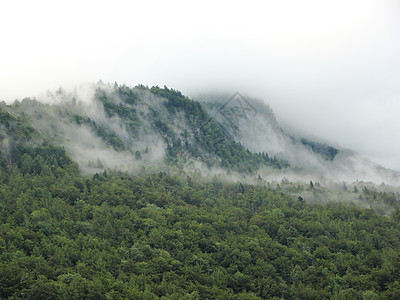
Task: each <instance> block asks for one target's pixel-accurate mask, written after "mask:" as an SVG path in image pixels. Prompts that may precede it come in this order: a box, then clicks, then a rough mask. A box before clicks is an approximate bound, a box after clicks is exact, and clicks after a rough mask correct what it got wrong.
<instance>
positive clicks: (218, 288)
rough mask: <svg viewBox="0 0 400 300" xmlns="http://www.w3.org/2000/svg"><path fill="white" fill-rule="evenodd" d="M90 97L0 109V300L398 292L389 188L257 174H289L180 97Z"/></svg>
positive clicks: (327, 153) (102, 93)
mask: <svg viewBox="0 0 400 300" xmlns="http://www.w3.org/2000/svg"><path fill="white" fill-rule="evenodd" d="M58 97H59V98H60V97H61V98H63V97H67V98H68V97H69V96H68V95H66V94H65V93H63V92H62V91H60V92H59V93H58ZM68 99H69V98H68ZM96 99H98V101H100V102H96V103H97V104H95V105H93V103H91V104H90V105H87V104H84V103H80V102H79V101H77V100H76V99H75V100H73V99H70V100H71V101H69V100H68V101H67V102H62V101H61V102H59V103H58V104H57V105H54V104H52V105H50V104H43V103H40V102H38V101H35V100H30V99H26V100H23V101H21V102H17V103H14V104H13V105H4V104H3V105H2V106H1V108H0V298H1V299H21V298H22V299H271V298H275V299H281V298H283V299H399V298H400V224H399V222H400V209H399V205H398V201H399V193H398V192H396V191H397V190H396V188H394V187H389V186H386V185H380V186H377V185H374V184H367V183H362V182H356V183H343V182H341V181H340V180H339V181H338V182H337V183H336V185H330V186H328V185H324V184H323V183H320V182H316V181H314V182H313V181H307V182H296V183H294V182H291V181H289V180H287V179H283V180H279V181H268V180H266V179H265V178H263V177H262V176H260V175H259V174H258V171H259V170H260V169H261V168H267V169H268V170H270V171H271V172H272V171H274V170H280V169H282V168H283V169H285V168H287V169H291V166H290V165H289V164H288V163H287V162H285V161H283V160H279V159H278V158H270V157H269V156H268V154H267V153H265V152H264V153H263V152H252V151H250V150H248V149H247V148H246V147H245V146H243V145H242V143H241V142H240V141H237V140H232V139H230V138H229V137H228V136H227V135H226V133H224V130H223V129H221V127H220V126H219V125H218V124H217V122H216V121H215V120H214V119H212V118H211V117H210V114H209V113H208V112H207V110H205V109H204V108H203V107H202V106H201V105H200V104H199V102H196V101H193V100H191V99H189V98H187V97H185V96H183V95H182V94H181V93H180V92H178V91H174V90H170V89H166V88H158V87H153V88H151V89H149V88H146V87H143V86H139V87H137V88H135V89H130V88H127V87H124V86H115V87H113V89H112V90H111V92H110V90H105V89H101V88H99V89H97V90H96ZM63 101H64V100H63ZM74 101H75V102H74ZM301 143H303V144H304V145H307V147H309V148H310V149H311V150H312V151H313V152H316V153H317V154H316V155H321V156H322V158H321V159H324V160H325V161H327V162H328V163H332V161H334V160H335V159H336V158H335V156H336V155H337V154H338V152H336V151H335V148H333V147H330V146H328V145H326V144H321V143H316V142H313V141H310V140H303V141H301ZM80 145H81V148H79V146H80ZM157 145H160V147H161V149H163V150H165V152H164V151H161V150H160V151H159V152H157V151H156V148H157ZM96 147H97V148H96ZM311 150H310V151H311ZM85 151H88V153H89V154H87V155H86V156H84V157H83V158H82V155H83V153H84V152H85ZM160 153H161V154H160ZM79 155H81V156H79ZM107 158H108V160H107ZM111 158H113V160H112V163H115V164H116V166H115V167H113V165H112V164H111ZM188 162H191V163H192V164H193V165H194V166H195V163H196V162H201V163H203V166H202V168H210V169H211V168H213V167H214V168H217V167H218V168H222V169H223V170H225V171H226V172H225V173H215V175H210V176H204V174H203V173H202V172H201V168H195V167H194V168H188V167H187V165H186V164H187V163H188ZM117 163H121V164H125V165H127V166H128V168H125V169H123V168H122V169H121V168H119V167H118V165H117ZM131 166H133V167H134V166H136V167H135V168H132V169H131V168H130V167H131ZM291 170H292V171H296V170H295V169H291ZM230 172H232V173H233V172H236V173H235V174H242V175H243V177H239V178H236V179H234V178H233V176H229V173H230ZM246 176H247V177H246ZM249 177H251V178H253V179H254V180H253V181H252V182H253V184H248V183H246V182H249V180H248V178H249ZM241 179H243V180H241Z"/></svg>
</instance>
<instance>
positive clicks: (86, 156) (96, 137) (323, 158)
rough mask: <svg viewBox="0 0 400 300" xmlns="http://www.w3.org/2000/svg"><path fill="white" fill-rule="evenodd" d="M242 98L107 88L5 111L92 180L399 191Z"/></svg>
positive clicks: (388, 176)
mask: <svg viewBox="0 0 400 300" xmlns="http://www.w3.org/2000/svg"><path fill="white" fill-rule="evenodd" d="M234 96H235V97H236V98H234V97H232V98H228V100H225V98H219V99H213V97H211V98H209V99H206V100H208V101H204V99H203V101H195V100H192V99H189V98H188V97H186V96H184V95H182V94H181V93H180V92H179V91H176V90H172V89H168V88H166V87H164V88H159V87H152V88H148V87H145V86H141V85H140V86H137V87H135V88H129V87H127V86H118V85H116V84H115V85H106V84H103V83H101V82H100V83H98V84H94V85H90V86H83V87H81V88H79V89H76V90H74V91H73V92H71V93H67V92H65V91H64V90H62V89H60V90H58V91H57V92H56V93H54V94H51V93H47V94H46V95H44V96H41V97H40V99H39V100H40V101H37V100H35V99H33V100H31V99H24V100H22V101H21V102H16V103H14V104H13V105H10V106H7V105H5V104H3V105H2V106H1V107H2V110H3V111H4V113H5V112H8V114H9V116H10V118H17V119H18V120H21V121H22V122H25V123H26V124H29V126H30V127H31V128H32V130H34V131H35V132H36V133H37V136H36V139H43V140H46V141H47V142H48V143H52V144H55V145H59V146H62V147H64V148H65V149H66V151H67V152H68V154H69V155H70V156H71V157H72V159H73V160H74V161H76V162H77V163H78V165H79V167H80V169H81V170H82V171H84V172H86V173H95V172H99V171H101V170H104V169H108V168H111V169H112V168H116V169H120V170H126V171H130V172H134V173H140V172H143V171H151V170H154V169H160V168H162V166H163V165H164V166H165V163H167V164H169V167H168V168H170V167H171V166H172V165H173V166H175V167H177V168H178V169H179V170H183V171H185V172H186V171H199V170H201V171H203V172H205V173H208V174H212V173H215V172H217V173H226V172H228V173H230V172H237V173H238V174H253V175H256V174H260V175H261V176H263V177H266V176H270V175H271V174H275V175H274V176H277V174H280V175H279V176H281V177H283V176H285V177H286V178H290V179H293V180H298V179H299V178H303V179H304V178H308V179H314V180H333V181H343V180H344V181H349V182H352V181H356V180H362V181H373V182H378V183H380V182H382V181H385V182H386V183H390V184H394V185H398V184H399V178H400V176H399V174H398V173H397V172H393V171H390V170H386V169H384V168H382V167H379V166H378V165H376V164H374V163H372V162H369V161H368V160H366V159H364V158H362V157H360V156H359V155H357V154H355V153H353V152H351V151H349V150H346V149H339V148H338V147H333V146H330V145H328V144H326V143H324V142H318V141H316V140H315V139H309V138H304V137H294V136H292V135H289V134H287V133H286V132H285V131H284V130H282V129H281V128H280V126H279V124H278V122H277V120H276V118H275V116H274V113H273V111H272V110H271V109H270V108H269V107H268V106H267V105H265V104H264V103H262V102H261V101H257V100H254V99H246V98H244V97H242V96H241V95H236V94H235V95H234ZM45 103H47V104H45ZM2 145H3V148H4V147H6V146H5V142H4V138H3V141H2ZM7 151H8V152H7ZM7 151H5V153H9V152H10V151H9V150H7ZM279 176H278V178H279ZM308 179H306V181H307V180H308Z"/></svg>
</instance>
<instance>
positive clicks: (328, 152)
mask: <svg viewBox="0 0 400 300" xmlns="http://www.w3.org/2000/svg"><path fill="white" fill-rule="evenodd" d="M300 141H301V143H302V144H303V145H305V146H308V147H310V148H311V150H312V151H313V152H315V153H317V154H320V155H322V157H324V158H325V159H326V160H333V159H334V158H335V157H336V155H337V154H338V153H339V150H338V149H336V148H334V147H332V146H329V145H327V144H325V143H324V144H322V143H317V142H313V141H310V140H308V139H305V138H302V139H301V140H300Z"/></svg>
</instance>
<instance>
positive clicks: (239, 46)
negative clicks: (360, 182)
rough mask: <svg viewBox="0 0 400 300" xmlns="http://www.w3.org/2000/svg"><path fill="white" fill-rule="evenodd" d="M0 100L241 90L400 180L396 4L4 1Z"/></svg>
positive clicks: (293, 124) (287, 121) (373, 0)
mask: <svg viewBox="0 0 400 300" xmlns="http://www.w3.org/2000/svg"><path fill="white" fill-rule="evenodd" d="M0 12H1V13H0V14H1V17H0V36H1V41H2V46H1V47H0V101H1V100H5V101H7V102H11V101H13V100H14V99H17V98H18V99H22V98H24V97H28V96H37V95H39V94H40V93H45V91H46V90H56V89H57V88H58V87H59V86H62V87H65V88H66V89H70V88H72V87H73V86H76V85H79V84H81V83H85V82H97V81H98V80H100V79H101V80H103V81H104V82H111V83H112V82H114V81H117V82H118V83H124V84H127V85H136V84H139V83H142V84H145V85H160V86H163V85H167V86H168V87H172V88H175V89H178V90H181V91H182V92H183V93H185V94H187V95H189V96H195V95H197V94H199V93H201V92H204V91H216V90H217V91H231V92H235V91H240V92H241V93H243V94H247V95H251V96H254V97H258V98H262V99H263V100H264V101H265V102H266V103H269V104H270V106H271V108H272V109H273V110H274V112H275V114H276V117H277V120H278V123H279V124H280V125H281V126H283V127H285V128H286V129H287V130H291V131H299V132H302V133H305V134H308V135H311V136H316V137H319V138H322V139H325V140H329V141H332V142H334V143H337V144H338V145H340V146H342V147H345V148H350V149H353V150H355V151H357V152H359V153H361V154H363V155H364V156H366V157H368V158H369V159H371V160H373V161H376V162H378V163H380V164H382V165H383V166H385V167H388V168H392V169H397V170H400V156H399V155H398V153H400V132H399V128H400V118H399V117H398V113H399V112H400V101H399V99H400V84H399V82H400V56H399V55H398V53H400V24H399V22H400V4H399V2H398V1H396V0H385V1H381V0H370V1H368V0H367V1H361V0H354V1H331V2H326V1H316V0H312V1H310V0H306V1H294V0H291V1H289V0H284V1H279V2H278V1H274V2H272V1H250V2H246V4H245V3H244V2H235V1H218V2H215V1H213V2H212V1H202V2H198V3H189V2H188V1H168V2H162V1H43V0H39V1H34V2H32V1H3V2H2V3H1V4H0Z"/></svg>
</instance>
